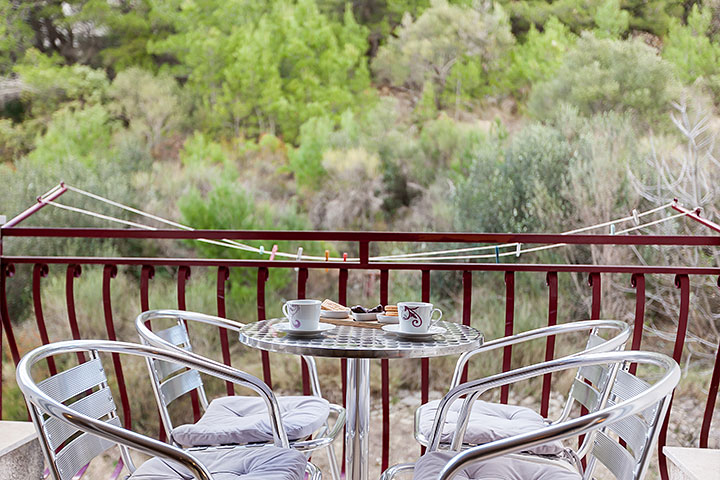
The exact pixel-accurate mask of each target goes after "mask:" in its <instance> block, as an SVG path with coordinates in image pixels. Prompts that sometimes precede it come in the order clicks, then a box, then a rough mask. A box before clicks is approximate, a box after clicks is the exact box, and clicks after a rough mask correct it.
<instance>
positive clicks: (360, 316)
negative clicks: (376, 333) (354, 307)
mask: <svg viewBox="0 0 720 480" xmlns="http://www.w3.org/2000/svg"><path fill="white" fill-rule="evenodd" d="M352 316H353V318H354V319H355V321H358V322H369V321H372V320H377V316H378V314H377V313H355V312H352Z"/></svg>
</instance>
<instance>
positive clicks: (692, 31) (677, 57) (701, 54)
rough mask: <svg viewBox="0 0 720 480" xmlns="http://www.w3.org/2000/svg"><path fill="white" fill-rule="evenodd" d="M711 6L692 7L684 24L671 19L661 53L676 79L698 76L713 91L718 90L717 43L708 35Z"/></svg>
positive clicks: (692, 79) (687, 80)
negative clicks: (672, 69)
mask: <svg viewBox="0 0 720 480" xmlns="http://www.w3.org/2000/svg"><path fill="white" fill-rule="evenodd" d="M711 18H712V15H711V9H710V8H709V7H704V8H702V9H700V8H698V6H697V5H694V6H693V7H692V10H691V11H690V15H689V16H688V20H687V24H686V25H683V24H682V23H681V22H680V21H679V20H673V22H672V23H671V24H670V31H669V32H668V35H667V38H666V39H665V44H664V45H663V50H662V56H663V58H665V59H666V60H667V61H668V62H670V63H671V64H672V65H673V66H674V67H675V72H676V73H677V76H678V78H679V79H680V80H682V81H683V82H685V83H693V82H695V81H697V80H698V79H700V81H701V83H704V84H705V85H708V86H709V87H710V88H711V89H712V90H713V91H714V92H715V93H718V92H720V69H719V68H718V65H719V64H720V45H718V43H717V42H716V41H712V40H711V39H710V37H709V35H708V34H709V32H710V27H711V24H710V22H711Z"/></svg>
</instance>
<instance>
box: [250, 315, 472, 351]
mask: <svg viewBox="0 0 720 480" xmlns="http://www.w3.org/2000/svg"><path fill="white" fill-rule="evenodd" d="M286 321H287V320H286V319H284V318H274V319H271V320H263V321H260V322H254V323H250V324H248V325H246V326H245V327H243V328H242V329H241V330H240V335H239V336H240V342H241V343H243V344H245V345H248V346H250V347H255V348H258V349H260V350H267V351H270V352H278V353H292V354H296V355H310V356H313V357H337V358H421V357H439V356H444V355H453V354H457V353H463V352H467V351H469V350H472V349H474V348H477V347H479V346H480V345H482V341H483V335H482V334H481V333H480V332H479V331H477V330H475V329H474V328H472V327H468V326H465V325H460V324H457V323H452V322H438V323H437V326H439V327H443V328H445V329H446V330H447V331H446V332H445V333H444V334H438V335H433V336H432V337H429V338H427V339H423V340H421V341H420V340H405V339H402V338H400V337H398V336H397V335H395V334H392V333H389V332H386V331H384V330H380V329H376V328H361V327H349V326H338V327H336V328H335V329H333V330H330V331H328V332H324V333H322V334H319V335H318V336H316V337H297V336H292V335H287V334H286V333H284V332H283V331H281V330H280V329H278V328H276V326H275V325H276V324H278V323H282V322H286Z"/></svg>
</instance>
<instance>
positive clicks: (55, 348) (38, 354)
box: [18, 340, 289, 448]
mask: <svg viewBox="0 0 720 480" xmlns="http://www.w3.org/2000/svg"><path fill="white" fill-rule="evenodd" d="M92 350H95V351H101V352H108V353H119V354H125V355H135V356H139V357H144V358H154V359H156V360H162V361H166V362H173V363H178V364H180V365H183V366H185V367H188V368H191V369H194V370H198V371H199V372H201V373H204V374H206V375H210V376H213V377H216V378H219V379H221V380H225V381H228V382H232V383H234V384H236V385H239V386H242V387H246V388H249V389H251V390H253V391H255V392H256V393H257V394H258V395H259V396H260V397H261V398H263V400H265V403H266V405H267V407H268V412H270V421H271V427H272V431H273V439H274V443H275V445H276V446H278V447H284V448H287V447H288V446H289V442H288V437H287V433H286V432H285V428H284V427H283V425H282V418H281V416H280V407H279V406H278V402H277V398H276V397H275V394H274V393H273V391H272V390H271V389H270V387H268V386H267V384H265V382H263V381H262V380H260V379H259V378H257V377H255V376H253V375H250V374H249V373H245V372H243V371H241V370H238V369H236V368H233V367H230V366H228V365H225V364H224V363H220V362H216V361H214V360H210V359H208V358H205V357H203V356H201V355H198V354H196V353H194V352H192V351H188V350H184V349H182V348H179V347H175V348H173V349H168V348H164V347H156V346H153V345H139V344H135V343H127V342H113V341H109V340H73V341H66V342H57V343H53V344H49V345H45V346H43V347H38V348H37V349H35V350H33V352H31V353H30V354H28V355H27V356H26V357H28V361H29V362H31V363H29V364H28V367H27V368H29V366H31V365H33V364H34V363H35V362H37V361H38V360H42V359H43V358H46V357H50V356H53V355H57V354H63V353H73V352H79V351H92ZM32 354H34V355H32ZM20 373H21V372H20V370H19V369H18V384H20V382H21V381H25V384H26V385H32V383H31V377H30V376H29V374H30V372H29V370H28V371H27V372H23V373H25V374H26V375H27V376H26V377H23V378H22V379H21V377H20ZM28 381H30V382H28ZM35 389H36V390H37V391H38V392H40V393H42V392H41V391H40V390H39V389H37V387H35ZM43 395H44V394H43ZM47 399H50V397H47ZM50 400H52V399H50ZM53 402H54V401H53ZM55 403H57V402H55Z"/></svg>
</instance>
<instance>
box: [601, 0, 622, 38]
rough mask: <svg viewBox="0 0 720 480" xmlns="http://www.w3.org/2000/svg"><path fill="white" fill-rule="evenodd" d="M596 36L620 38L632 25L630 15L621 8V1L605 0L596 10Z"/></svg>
mask: <svg viewBox="0 0 720 480" xmlns="http://www.w3.org/2000/svg"><path fill="white" fill-rule="evenodd" d="M595 25H597V29H596V30H595V36H597V37H598V38H619V37H620V36H622V35H623V34H624V33H625V32H627V29H628V27H629V25H630V14H629V13H628V11H627V10H623V9H622V8H620V0H605V1H604V2H602V3H601V4H600V5H599V6H598V8H597V10H595Z"/></svg>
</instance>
